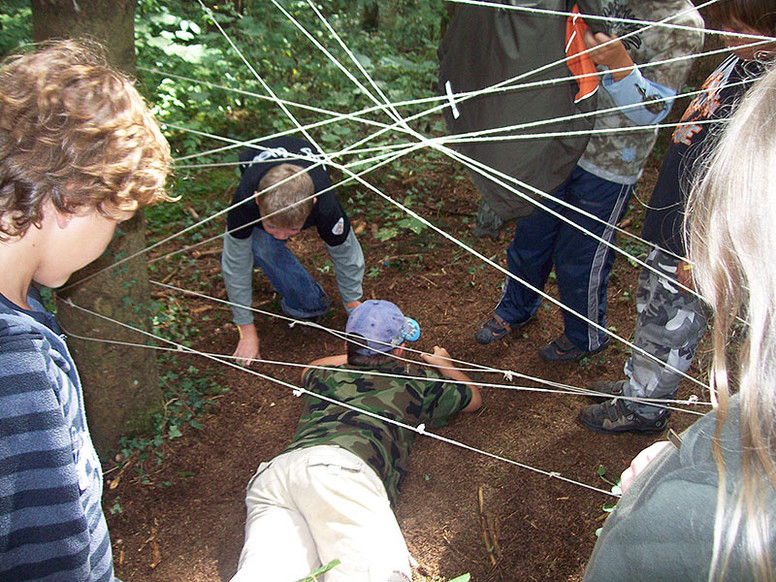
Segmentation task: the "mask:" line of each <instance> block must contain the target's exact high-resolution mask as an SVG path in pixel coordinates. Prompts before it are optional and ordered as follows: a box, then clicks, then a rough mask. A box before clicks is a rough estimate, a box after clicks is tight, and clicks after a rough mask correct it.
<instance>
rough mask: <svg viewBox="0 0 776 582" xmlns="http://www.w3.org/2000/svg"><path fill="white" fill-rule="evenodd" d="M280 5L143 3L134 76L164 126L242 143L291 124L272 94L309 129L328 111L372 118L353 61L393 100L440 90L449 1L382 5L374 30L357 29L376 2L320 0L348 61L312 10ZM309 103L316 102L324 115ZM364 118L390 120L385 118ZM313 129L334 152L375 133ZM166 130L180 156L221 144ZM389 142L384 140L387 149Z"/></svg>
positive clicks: (342, 125) (365, 128) (352, 124)
mask: <svg viewBox="0 0 776 582" xmlns="http://www.w3.org/2000/svg"><path fill="white" fill-rule="evenodd" d="M277 4H279V5H280V8H279V7H277V6H276V5H275V4H274V3H271V2H263V3H261V5H260V6H258V5H256V4H255V3H248V2H246V5H245V10H244V11H243V13H238V12H236V11H234V10H233V8H232V7H231V5H226V4H219V5H218V6H217V7H214V8H213V11H212V12H210V13H208V12H205V11H203V10H202V9H201V8H200V7H199V5H198V3H193V2H183V1H182V0H177V1H170V2H165V3H164V5H161V3H160V2H158V1H157V0H140V3H139V6H138V11H137V19H136V25H135V29H136V46H137V53H138V67H139V71H138V74H139V75H140V76H141V77H142V79H143V80H144V82H145V86H146V87H147V90H148V92H149V93H150V95H149V97H150V99H151V101H152V102H153V103H154V106H155V108H156V113H157V115H158V116H159V118H160V119H161V120H162V121H164V122H166V123H169V124H170V125H175V126H180V127H186V128H189V129H194V130H198V131H202V132H204V133H206V134H211V135H225V136H229V137H230V138H235V139H243V140H246V139H251V138H256V137H259V136H266V135H269V134H272V133H273V132H277V131H284V130H288V129H293V128H294V127H295V126H294V124H293V123H292V122H291V121H290V120H289V119H288V118H287V116H286V115H285V113H283V111H282V110H281V109H280V108H279V107H278V106H277V105H275V104H274V103H273V102H272V101H271V100H270V98H269V97H270V94H274V95H276V96H277V97H279V98H281V99H284V100H287V101H288V102H290V104H289V105H288V107H289V109H290V111H291V113H292V114H293V115H294V116H295V117H296V118H297V119H298V121H299V122H300V123H302V124H311V123H319V122H322V121H325V120H326V119H328V118H329V117H330V116H331V112H340V113H349V112H353V111H360V110H365V109H370V108H371V109H375V105H374V102H373V101H372V100H371V99H370V98H369V97H367V96H366V94H365V90H362V88H359V87H358V86H357V85H356V84H355V83H354V82H353V81H352V80H350V79H348V77H347V76H346V75H345V74H344V73H343V72H342V71H341V70H340V68H338V66H337V64H336V62H333V60H332V59H334V60H336V61H337V62H339V63H342V66H343V67H344V68H346V69H347V70H349V71H351V72H353V74H354V75H355V77H357V78H358V80H359V82H360V83H361V84H362V85H363V86H364V87H368V90H369V91H370V92H371V93H373V94H374V93H375V90H374V88H372V87H371V86H370V85H369V82H368V80H367V78H366V77H365V76H364V75H363V74H361V73H360V72H358V70H357V68H356V66H355V64H354V63H353V60H352V59H353V58H354V57H355V59H356V60H357V62H358V63H359V64H360V65H361V66H362V67H363V68H364V70H365V71H366V72H367V73H368V75H369V77H371V78H372V79H374V80H375V82H376V83H377V85H378V87H379V88H380V89H381V90H382V91H384V92H385V94H386V95H387V96H388V98H389V99H391V101H394V102H395V101H401V100H410V99H417V98H421V97H427V96H429V95H431V94H433V93H434V92H435V87H436V83H437V79H436V76H437V58H436V48H437V45H438V42H439V34H440V32H439V30H440V26H441V23H442V19H443V17H444V15H445V14H446V13H445V11H444V9H443V7H442V2H441V0H397V1H396V2H393V3H391V5H390V7H387V8H386V7H384V6H381V7H380V8H381V9H382V11H381V13H380V19H381V20H380V22H381V24H380V27H379V28H378V30H376V31H365V30H363V29H362V28H361V23H360V18H361V14H362V10H363V8H364V7H366V6H367V5H368V4H370V3H369V2H364V1H360V2H342V1H328V2H320V3H319V4H318V6H319V7H320V12H321V15H322V16H323V17H324V18H325V20H326V22H327V23H328V24H329V25H330V26H331V28H332V29H333V30H334V31H335V33H336V35H337V36H339V37H340V38H341V39H342V43H343V44H345V45H346V46H347V47H348V49H350V51H352V54H349V53H348V52H347V51H346V50H344V49H343V48H342V47H341V46H340V43H339V42H338V40H337V38H335V36H334V34H332V33H331V32H330V31H329V30H328V28H327V25H326V24H325V23H324V22H323V21H322V20H321V18H320V16H319V15H318V14H316V13H315V11H314V10H313V9H311V8H310V5H309V4H308V3H307V2H304V1H291V0H278V1H277ZM216 23H217V24H218V25H220V26H221V27H222V28H223V30H224V32H225V33H226V35H228V37H229V39H231V40H232V41H233V42H234V47H233V46H232V45H231V44H230V43H229V40H227V39H226V38H225V37H224V35H223V34H222V33H221V32H220V31H219V29H218V27H217V26H216ZM310 37H312V40H311V38H310ZM314 41H315V42H317V43H319V44H320V45H321V46H322V47H324V48H325V50H326V51H329V52H330V53H331V55H332V57H331V58H329V56H327V55H326V54H324V51H323V50H321V49H320V48H318V47H316V45H315V43H314ZM235 47H236V48H235ZM180 77H185V79H182V78H180ZM207 83H211V85H207ZM228 89H236V90H240V91H242V92H243V93H235V92H233V91H229V90H228ZM378 99H379V98H378ZM301 104H314V106H315V108H319V109H321V110H323V112H318V111H315V110H314V108H313V107H309V106H305V105H301ZM416 109H417V108H416ZM417 110H419V109H417ZM412 113H413V110H412V108H405V109H404V110H403V111H402V114H403V115H405V116H407V115H411V114H412ZM364 117H365V118H366V119H373V120H380V121H382V122H384V121H385V117H384V114H382V113H380V112H375V113H365V114H364ZM440 119H441V118H439V119H437V121H436V123H435V124H434V128H435V129H437V130H440V129H442V125H441V123H440V121H439V120H440ZM422 124H423V125H424V127H422V128H418V129H423V130H428V129H430V127H431V126H430V125H429V123H428V122H427V121H424V122H422ZM311 131H312V133H313V137H314V139H316V140H317V141H320V142H321V143H322V144H323V145H324V147H327V148H331V149H332V150H334V149H338V148H340V147H342V146H344V145H347V144H352V143H354V142H355V141H357V140H358V139H360V138H363V137H366V136H367V135H369V134H370V133H372V132H373V131H374V127H373V126H370V125H366V124H364V123H360V122H356V121H347V120H340V121H337V122H336V123H329V124H324V125H321V126H320V127H319V128H316V129H313V130H311ZM167 133H168V135H169V136H170V137H171V142H172V144H173V146H174V149H175V150H176V154H177V155H189V154H193V153H195V152H197V151H201V150H202V149H205V148H209V147H211V146H212V147H214V146H217V145H218V144H217V140H214V139H213V138H211V137H208V136H197V135H192V134H190V133H185V132H182V131H180V130H178V129H174V128H168V131H167ZM391 139H394V138H392V137H391V135H390V134H386V136H385V137H384V138H383V141H384V143H389V142H390V141H391ZM233 158H234V155H233V150H230V151H228V152H224V153H223V154H221V156H220V160H232V159H233ZM214 161H219V159H216V160H214Z"/></svg>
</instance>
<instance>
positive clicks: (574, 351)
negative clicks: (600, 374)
mask: <svg viewBox="0 0 776 582" xmlns="http://www.w3.org/2000/svg"><path fill="white" fill-rule="evenodd" d="M608 347H609V338H606V341H605V342H604V343H602V344H601V346H600V347H599V348H598V349H597V350H592V351H589V352H587V351H585V350H583V349H582V348H580V347H578V346H577V345H576V344H574V343H572V341H571V340H570V339H569V338H567V337H566V334H565V333H564V334H562V335H561V336H560V337H558V338H556V339H554V340H552V341H551V342H550V343H548V344H547V345H546V346H544V347H543V348H542V349H540V350H539V356H540V357H541V358H542V360H544V361H545V362H578V361H579V360H581V359H582V358H586V357H588V356H592V355H593V354H597V353H598V352H602V351H604V350H605V349H606V348H608Z"/></svg>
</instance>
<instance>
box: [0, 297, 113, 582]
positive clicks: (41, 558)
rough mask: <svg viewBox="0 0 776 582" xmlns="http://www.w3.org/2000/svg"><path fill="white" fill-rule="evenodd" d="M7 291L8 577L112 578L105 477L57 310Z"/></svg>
mask: <svg viewBox="0 0 776 582" xmlns="http://www.w3.org/2000/svg"><path fill="white" fill-rule="evenodd" d="M28 304H29V305H30V307H32V310H31V311H27V310H24V309H21V308H19V307H17V306H16V305H14V304H13V303H11V302H10V301H8V300H7V299H6V298H5V297H3V296H2V295H0V580H3V581H4V582H5V581H17V580H19V581H21V580H47V581H57V582H66V581H67V582H69V581H72V582H87V581H100V582H112V581H113V580H114V577H113V558H112V555H111V547H110V539H109V537H108V527H107V524H106V523H105V516H104V514H103V512H102V507H101V505H100V501H101V498H102V473H101V469H100V463H99V459H98V458H97V454H96V452H95V450H94V446H93V445H92V440H91V437H90V436H89V429H88V427H87V424H86V416H85V413H84V404H83V393H82V390H81V381H80V379H79V377H78V373H77V372H76V369H75V365H74V363H73V360H72V358H71V356H70V353H69V352H68V349H67V346H66V345H65V341H64V338H63V337H62V336H60V334H59V326H58V325H57V323H56V320H55V319H54V316H53V315H52V314H50V313H48V312H46V310H45V309H44V308H43V306H42V304H41V303H40V301H39V300H38V297H37V293H36V292H34V291H32V292H31V293H30V297H28Z"/></svg>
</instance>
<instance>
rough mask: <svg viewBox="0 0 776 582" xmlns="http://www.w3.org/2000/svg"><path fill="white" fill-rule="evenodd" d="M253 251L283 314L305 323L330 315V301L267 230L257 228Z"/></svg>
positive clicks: (282, 242)
mask: <svg viewBox="0 0 776 582" xmlns="http://www.w3.org/2000/svg"><path fill="white" fill-rule="evenodd" d="M251 237H252V240H251V249H252V251H253V264H254V266H256V267H259V268H260V269H261V270H262V271H263V272H264V274H265V275H266V276H267V279H269V282H270V283H271V284H272V287H274V289H275V291H276V292H277V293H278V295H280V297H281V300H280V307H281V308H282V309H283V313H285V314H287V315H290V316H291V317H296V318H298V319H306V318H311V317H317V316H319V315H323V314H325V313H326V312H328V311H329V307H330V306H331V300H330V299H329V297H328V296H327V295H326V293H325V292H324V290H323V289H322V288H321V286H320V285H319V284H318V282H317V281H316V280H315V279H313V277H312V276H311V275H310V273H308V272H307V269H305V268H304V267H303V266H302V263H300V262H299V259H297V258H296V257H295V256H294V253H292V252H291V251H290V250H288V246H287V245H286V241H284V240H278V239H276V238H275V237H273V236H272V235H271V234H268V233H267V232H266V231H265V230H264V229H261V228H254V229H253V232H252V235H251Z"/></svg>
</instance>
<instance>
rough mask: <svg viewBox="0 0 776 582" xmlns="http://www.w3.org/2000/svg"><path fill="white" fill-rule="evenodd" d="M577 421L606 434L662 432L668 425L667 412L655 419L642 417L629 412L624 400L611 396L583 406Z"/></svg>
mask: <svg viewBox="0 0 776 582" xmlns="http://www.w3.org/2000/svg"><path fill="white" fill-rule="evenodd" d="M579 421H580V422H581V423H582V424H584V425H585V426H586V427H587V428H589V429H590V430H594V431H596V432H602V433H607V434H616V433H619V432H643V433H652V432H663V431H664V430H665V429H666V427H667V426H668V413H667V412H665V413H663V414H661V415H660V416H658V417H657V418H655V419H649V418H644V417H643V416H639V415H638V414H636V413H635V412H631V411H630V410H628V408H627V407H626V406H625V402H624V401H623V400H621V399H619V398H613V399H612V400H608V401H606V402H602V403H601V404H592V405H590V406H585V407H584V408H583V409H582V410H580V411H579Z"/></svg>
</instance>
